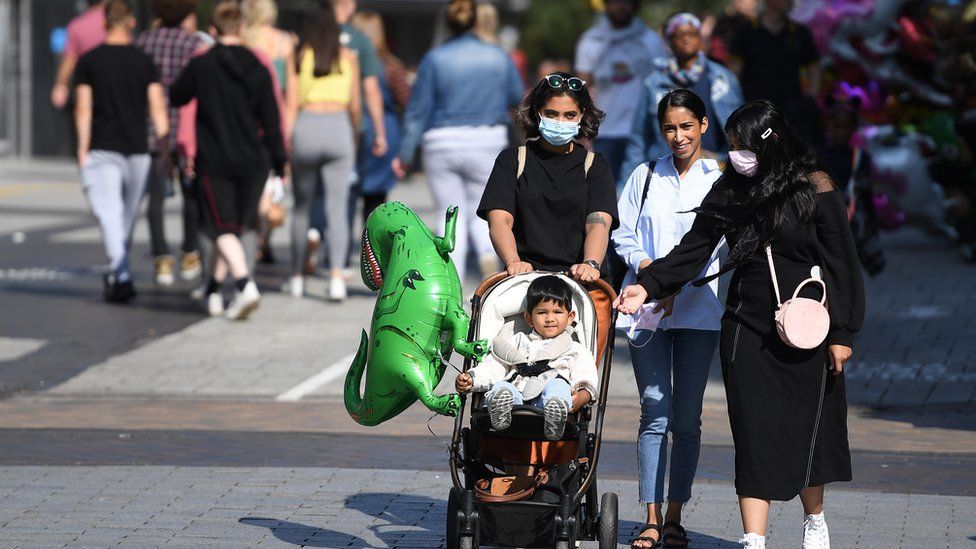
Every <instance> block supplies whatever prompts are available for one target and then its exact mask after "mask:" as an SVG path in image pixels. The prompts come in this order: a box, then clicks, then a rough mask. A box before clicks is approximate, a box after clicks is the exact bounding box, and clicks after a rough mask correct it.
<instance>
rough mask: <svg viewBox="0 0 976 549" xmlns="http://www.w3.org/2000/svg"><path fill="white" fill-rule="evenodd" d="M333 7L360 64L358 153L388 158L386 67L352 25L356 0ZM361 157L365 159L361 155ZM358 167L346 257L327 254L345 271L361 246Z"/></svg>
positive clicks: (318, 200)
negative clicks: (383, 78) (383, 82)
mask: <svg viewBox="0 0 976 549" xmlns="http://www.w3.org/2000/svg"><path fill="white" fill-rule="evenodd" d="M333 8H334V10H335V18H336V20H337V21H338V22H339V25H340V30H341V32H342V34H341V35H340V37H339V43H340V44H341V45H342V47H344V48H348V49H350V50H352V51H353V52H354V53H355V54H356V58H357V59H358V61H359V79H360V83H361V88H360V94H361V96H362V103H363V105H364V106H365V110H366V114H367V115H368V116H365V117H363V119H362V123H361V124H360V125H359V136H358V141H357V146H356V148H357V150H364V151H369V152H371V153H372V154H373V156H376V157H382V156H385V155H386V153H387V151H388V150H389V143H387V137H386V125H385V123H384V120H383V91H382V89H380V80H379V79H380V74H381V73H382V72H383V64H382V63H381V62H380V58H379V56H378V55H376V49H375V48H374V47H373V43H372V42H371V41H370V40H369V38H367V37H366V35H365V34H363V33H362V32H361V31H360V30H359V29H357V28H356V27H354V26H353V25H352V24H351V21H352V16H353V15H354V14H355V13H356V9H357V4H356V0H335V1H334V3H333ZM367 133H368V134H369V135H370V136H371V138H370V139H369V140H367V139H365V135H366V134H367ZM360 158H363V157H362V156H361V157H360ZM359 167H360V166H359V165H357V166H356V167H355V169H354V171H353V172H352V174H351V180H352V181H351V184H352V185H353V187H352V189H351V190H350V192H349V193H348V194H349V199H348V200H349V202H348V205H347V208H348V209H349V212H348V213H347V214H346V216H345V219H346V220H347V223H348V228H347V231H346V234H348V235H349V242H347V243H346V250H345V252H344V254H345V255H339V256H333V254H332V251H331V250H329V252H328V254H327V257H328V258H332V257H342V263H341V264H339V265H332V264H330V265H329V267H330V268H337V269H343V268H344V267H345V266H346V265H347V264H348V261H349V257H350V255H351V254H352V250H353V248H354V247H356V246H357V245H358V242H357V240H358V235H359V231H354V230H353V227H352V224H353V223H354V222H355V218H356V210H357V209H358V205H359V192H360V185H359V183H358V179H359V176H358V171H356V170H358V169H359ZM322 192H323V191H322V190H321V189H320V190H318V191H317V192H316V195H315V206H314V207H313V208H312V219H311V221H310V224H311V227H312V229H314V230H310V231H309V233H308V238H309V256H308V258H307V259H308V261H307V262H306V269H305V270H306V272H307V273H308V274H312V273H313V272H314V268H315V250H316V249H317V248H318V244H319V240H320V238H321V235H322V234H323V233H324V232H325V221H326V219H325V214H326V207H325V204H324V200H325V198H324V196H323V195H322ZM328 242H330V243H331V242H332V239H331V238H330V239H329V240H328Z"/></svg>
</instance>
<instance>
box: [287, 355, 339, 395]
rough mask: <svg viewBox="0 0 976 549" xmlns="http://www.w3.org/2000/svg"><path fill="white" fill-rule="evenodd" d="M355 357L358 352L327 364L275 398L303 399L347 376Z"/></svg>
mask: <svg viewBox="0 0 976 549" xmlns="http://www.w3.org/2000/svg"><path fill="white" fill-rule="evenodd" d="M354 358H356V353H353V354H351V355H347V356H344V357H342V358H340V359H339V360H337V361H336V362H335V363H333V364H331V365H330V366H327V367H326V368H325V369H324V370H322V371H321V372H319V373H317V374H315V375H314V376H312V377H310V378H308V379H306V380H305V381H303V382H301V383H299V384H298V385H295V386H294V387H292V388H291V389H288V390H287V391H285V392H284V393H281V394H280V395H278V396H277V397H275V400H278V401H281V402H295V401H298V400H301V399H302V397H304V396H305V395H307V394H309V393H311V392H313V391H315V390H316V389H318V388H319V387H321V386H323V385H325V384H326V383H329V382H330V381H333V380H335V379H338V378H340V377H343V376H345V375H346V371H347V370H349V365H350V364H352V361H353V359H354Z"/></svg>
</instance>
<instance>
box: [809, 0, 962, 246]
mask: <svg viewBox="0 0 976 549" xmlns="http://www.w3.org/2000/svg"><path fill="white" fill-rule="evenodd" d="M963 4H964V3H963V2H960V1H958V0H957V1H953V0H941V1H935V0H801V1H800V2H798V5H797V6H796V8H795V10H794V12H793V14H792V15H793V17H794V19H796V20H797V21H799V22H801V23H804V24H807V25H808V26H809V27H810V28H811V30H812V32H813V33H814V39H815V41H816V43H817V45H818V47H819V48H820V49H821V52H822V53H823V54H824V58H825V60H826V66H827V68H828V69H829V71H828V75H830V76H832V80H833V81H832V82H831V83H830V85H829V86H827V87H826V89H828V90H829V92H828V95H830V96H831V98H832V99H833V100H839V101H850V100H851V98H854V97H856V98H857V99H858V101H859V105H860V116H861V119H862V120H863V121H866V122H868V123H870V124H871V125H869V126H865V127H863V128H861V129H860V131H859V132H857V134H856V135H855V137H854V146H856V147H858V148H861V149H863V150H864V151H865V152H868V153H869V154H870V157H871V159H872V161H873V166H872V179H873V182H874V191H875V195H874V199H873V202H874V204H873V205H874V208H875V210H876V216H877V222H878V225H879V226H880V228H882V229H884V230H894V229H897V228H898V227H900V226H902V225H903V224H906V223H907V224H911V225H914V226H917V227H919V228H922V229H923V230H926V231H928V232H931V233H934V234H938V235H942V236H945V237H948V238H951V239H957V240H959V241H960V243H961V244H962V245H963V246H964V247H965V246H967V245H969V246H970V249H971V250H972V249H973V247H972V243H973V242H976V208H974V207H973V205H974V204H976V171H974V169H973V161H972V150H973V148H976V98H974V97H976V89H974V88H976V84H974V82H976V61H974V58H973V52H974V51H976V32H974V31H976V25H974V21H976V2H973V1H971V2H969V6H965V5H963ZM965 112H972V113H974V115H973V116H971V118H972V119H973V123H972V124H970V125H969V126H967V123H966V120H967V118H966V116H964V114H965ZM967 127H968V128H972V131H968V130H967ZM969 136H972V137H971V138H970V137H969ZM967 243H969V244H967ZM974 255H976V254H974Z"/></svg>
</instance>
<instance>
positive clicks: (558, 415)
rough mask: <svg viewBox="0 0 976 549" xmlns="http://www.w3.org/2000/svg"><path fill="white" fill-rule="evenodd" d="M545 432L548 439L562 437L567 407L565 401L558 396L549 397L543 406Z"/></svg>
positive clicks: (567, 411) (567, 413)
mask: <svg viewBox="0 0 976 549" xmlns="http://www.w3.org/2000/svg"><path fill="white" fill-rule="evenodd" d="M543 410H544V411H545V414H546V416H545V418H546V421H545V434H546V439H548V440H559V439H561V438H563V431H564V430H565V429H566V417H567V416H568V415H569V409H568V408H567V407H566V402H565V401H564V400H563V399H561V398H558V397H553V398H550V399H549V400H547V401H546V405H545V408H543Z"/></svg>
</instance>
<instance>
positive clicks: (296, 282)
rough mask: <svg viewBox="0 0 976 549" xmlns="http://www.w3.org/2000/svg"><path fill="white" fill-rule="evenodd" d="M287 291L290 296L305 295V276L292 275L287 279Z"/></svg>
mask: <svg viewBox="0 0 976 549" xmlns="http://www.w3.org/2000/svg"><path fill="white" fill-rule="evenodd" d="M288 293H290V294H291V296H292V297H302V296H304V295H305V277H304V276H301V275H294V276H292V277H291V278H289V279H288Z"/></svg>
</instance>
